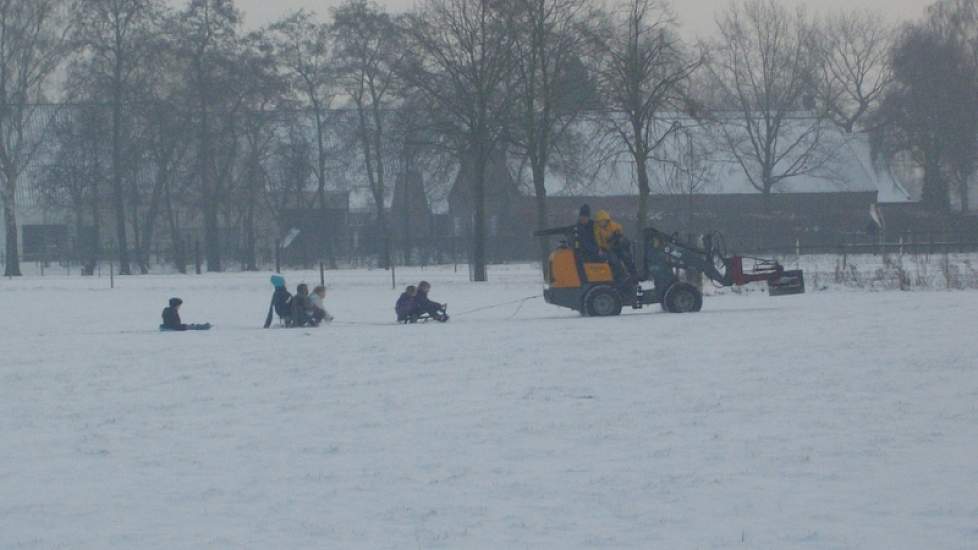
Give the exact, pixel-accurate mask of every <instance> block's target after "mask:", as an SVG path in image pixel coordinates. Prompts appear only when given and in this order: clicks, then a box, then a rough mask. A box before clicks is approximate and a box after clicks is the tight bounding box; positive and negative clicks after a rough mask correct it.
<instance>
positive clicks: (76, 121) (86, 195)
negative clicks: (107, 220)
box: [36, 106, 108, 275]
mask: <svg viewBox="0 0 978 550" xmlns="http://www.w3.org/2000/svg"><path fill="white" fill-rule="evenodd" d="M104 119H105V117H104V113H103V110H102V109H101V108H100V107H98V106H84V107H79V108H76V109H73V110H71V111H68V112H64V113H62V116H59V117H58V118H57V120H56V121H55V122H54V124H53V125H52V128H51V131H50V134H48V139H47V145H46V147H45V149H46V153H47V155H48V157H49V159H50V160H49V162H48V163H47V164H46V165H45V166H44V167H43V168H42V170H41V173H40V174H39V177H38V179H37V182H36V185H37V189H38V191H39V192H40V193H41V196H42V197H43V200H44V204H45V206H46V207H48V208H60V209H65V210H67V211H68V212H69V213H70V216H71V217H72V218H73V221H74V225H75V246H74V250H75V254H76V258H77V259H78V260H80V261H82V262H83V267H82V274H84V275H92V274H94V272H95V266H96V262H97V261H98V254H99V226H100V224H101V209H102V203H101V201H100V196H99V188H100V187H101V185H102V184H103V182H104V180H105V177H106V175H105V173H104V172H105V171H104V169H103V166H104V165H105V164H106V163H105V162H104V161H103V157H104V156H106V155H105V153H106V151H105V148H104V147H103V145H102V140H101V139H100V136H102V135H104V132H105V130H104V129H105V128H106V127H107V126H108V124H107V121H106V120H104Z"/></svg>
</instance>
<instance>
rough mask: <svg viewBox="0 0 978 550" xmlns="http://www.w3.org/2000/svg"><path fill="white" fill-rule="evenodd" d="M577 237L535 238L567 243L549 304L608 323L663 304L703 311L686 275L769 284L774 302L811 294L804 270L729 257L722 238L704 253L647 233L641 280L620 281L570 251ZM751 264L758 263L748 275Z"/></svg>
mask: <svg viewBox="0 0 978 550" xmlns="http://www.w3.org/2000/svg"><path fill="white" fill-rule="evenodd" d="M573 231H574V227H573V226H571V227H562V228H557V229H548V230H544V231H537V232H536V233H535V235H536V236H537V237H547V236H554V235H563V236H564V237H565V239H564V240H563V241H562V242H561V244H560V246H559V247H558V248H557V249H556V250H554V251H553V253H552V254H551V255H550V261H549V265H548V266H547V276H548V279H549V280H548V285H547V288H546V290H545V291H544V298H545V299H546V301H547V303H549V304H554V305H557V306H561V307H566V308H570V309H573V310H576V311H579V312H581V314H582V315H587V316H594V317H607V316H613V315H619V314H620V313H621V310H622V307H623V306H630V307H632V308H633V309H641V308H642V307H643V306H646V305H651V304H661V305H662V309H664V310H665V311H668V312H671V313H689V312H695V311H699V310H700V309H702V307H703V293H702V292H700V290H699V289H698V288H697V287H696V286H694V285H692V284H689V283H687V282H684V281H683V280H682V279H681V278H680V276H679V274H680V272H682V271H685V270H695V271H698V272H700V273H702V274H703V275H705V276H706V277H708V278H709V279H710V280H712V281H713V282H714V283H716V284H718V285H720V286H734V285H737V286H742V285H746V284H748V283H752V282H765V281H766V282H767V284H768V293H769V294H770V295H771V296H785V295H789V294H803V293H804V292H805V277H804V274H803V273H802V272H801V271H800V270H797V271H786V270H785V269H784V267H782V266H781V264H779V263H778V262H776V261H774V260H768V259H763V258H751V257H744V256H727V254H726V250H725V248H726V246H725V244H724V240H723V237H722V236H721V235H720V234H719V233H713V234H711V235H707V236H706V237H704V239H703V240H704V246H703V248H697V247H695V246H692V245H689V244H686V243H683V242H682V241H680V240H679V238H678V237H677V236H675V235H668V234H666V233H663V232H662V231H659V230H657V229H655V228H648V229H646V230H645V233H644V235H643V242H642V243H641V244H642V246H643V248H644V255H643V258H644V265H642V266H640V267H639V273H638V274H637V277H638V280H637V281H636V279H635V278H630V279H628V280H627V281H616V280H615V277H614V270H612V268H611V265H610V264H609V263H608V262H607V261H598V262H592V261H585V260H584V259H583V258H582V255H581V254H580V252H579V251H577V250H574V249H573V248H571V247H570V246H569V245H568V242H573V240H572V239H571V236H572V234H573ZM745 261H747V262H753V263H752V265H751V267H750V268H749V269H747V270H746V271H745V268H744V263H745ZM642 282H651V283H652V286H651V288H646V287H643V286H642V284H641V283H642Z"/></svg>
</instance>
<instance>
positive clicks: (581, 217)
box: [574, 204, 602, 262]
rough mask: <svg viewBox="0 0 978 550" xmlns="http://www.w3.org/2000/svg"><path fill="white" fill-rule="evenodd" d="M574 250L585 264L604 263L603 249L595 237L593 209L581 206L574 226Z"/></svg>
mask: <svg viewBox="0 0 978 550" xmlns="http://www.w3.org/2000/svg"><path fill="white" fill-rule="evenodd" d="M574 250H576V251H577V253H578V254H579V255H580V257H581V260H583V261H585V262H595V261H602V257H601V249H600V248H598V241H597V239H595V236H594V221H593V220H591V207H590V206H588V205H586V204H585V205H583V206H581V210H580V211H579V213H578V216H577V224H576V225H575V226H574Z"/></svg>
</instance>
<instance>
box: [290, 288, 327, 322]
mask: <svg viewBox="0 0 978 550" xmlns="http://www.w3.org/2000/svg"><path fill="white" fill-rule="evenodd" d="M291 305H292V315H291V317H292V325H291V326H293V327H318V326H319V321H320V319H317V318H316V311H315V309H314V307H313V303H312V300H311V299H310V298H309V286H308V285H306V284H305V283H303V284H300V285H299V286H297V287H296V288H295V296H293V297H292V303H291Z"/></svg>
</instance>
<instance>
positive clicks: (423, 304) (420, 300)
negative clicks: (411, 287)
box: [409, 281, 448, 323]
mask: <svg viewBox="0 0 978 550" xmlns="http://www.w3.org/2000/svg"><path fill="white" fill-rule="evenodd" d="M430 291H431V284H430V283H429V282H428V281H421V282H420V283H418V290H417V292H416V293H415V295H414V307H412V308H411V314H410V315H409V321H410V322H414V321H417V320H418V319H419V318H420V317H421V316H423V315H430V316H431V318H432V319H434V320H436V321H439V322H442V323H444V322H446V321H448V314H447V313H446V310H447V309H448V304H439V303H438V302H433V301H432V300H431V299H429V298H428V292H430Z"/></svg>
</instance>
